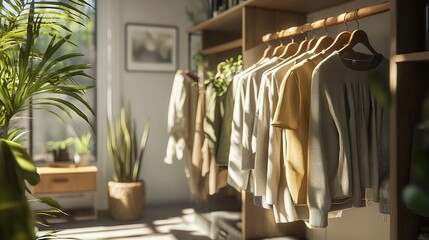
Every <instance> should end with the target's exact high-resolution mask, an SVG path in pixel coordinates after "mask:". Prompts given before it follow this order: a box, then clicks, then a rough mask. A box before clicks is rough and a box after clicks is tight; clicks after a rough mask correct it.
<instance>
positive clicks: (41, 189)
mask: <svg viewBox="0 0 429 240" xmlns="http://www.w3.org/2000/svg"><path fill="white" fill-rule="evenodd" d="M95 190H96V173H95V172H70V173H48V174H46V173H40V182H39V183H38V184H37V185H36V186H34V187H33V191H32V192H33V193H34V194H40V193H67V192H86V191H95Z"/></svg>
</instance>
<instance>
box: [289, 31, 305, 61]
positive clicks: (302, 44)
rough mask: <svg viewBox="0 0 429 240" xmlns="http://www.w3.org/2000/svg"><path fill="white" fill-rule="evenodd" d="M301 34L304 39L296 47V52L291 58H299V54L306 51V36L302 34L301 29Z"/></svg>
mask: <svg viewBox="0 0 429 240" xmlns="http://www.w3.org/2000/svg"><path fill="white" fill-rule="evenodd" d="M301 33H302V34H303V35H304V36H305V38H304V40H302V41H301V43H300V44H299V46H298V49H297V50H296V52H295V53H294V54H293V55H292V56H291V57H296V56H299V55H300V54H302V53H304V52H306V51H307V46H308V42H309V41H308V39H307V35H305V34H304V31H303V29H301Z"/></svg>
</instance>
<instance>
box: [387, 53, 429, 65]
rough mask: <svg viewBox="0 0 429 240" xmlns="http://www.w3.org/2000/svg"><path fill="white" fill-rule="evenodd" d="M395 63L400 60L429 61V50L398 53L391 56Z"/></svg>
mask: <svg viewBox="0 0 429 240" xmlns="http://www.w3.org/2000/svg"><path fill="white" fill-rule="evenodd" d="M393 60H394V61H395V62H397V63H401V62H429V51H426V52H415V53H406V54H398V55H396V56H394V57H393Z"/></svg>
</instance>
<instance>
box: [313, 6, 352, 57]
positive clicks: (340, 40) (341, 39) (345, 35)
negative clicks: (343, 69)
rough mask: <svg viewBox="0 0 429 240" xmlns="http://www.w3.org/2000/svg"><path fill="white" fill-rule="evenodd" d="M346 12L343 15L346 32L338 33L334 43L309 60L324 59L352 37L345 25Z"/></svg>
mask: <svg viewBox="0 0 429 240" xmlns="http://www.w3.org/2000/svg"><path fill="white" fill-rule="evenodd" d="M347 14H348V12H347V13H346V14H345V15H344V24H345V25H346V27H347V30H346V31H343V32H340V33H339V34H338V35H337V36H336V37H335V39H334V41H333V42H332V43H331V45H329V46H328V47H327V48H325V49H323V50H322V51H321V52H319V53H318V54H316V55H314V56H312V57H310V59H312V60H313V59H316V58H319V57H325V56H327V55H329V54H331V53H333V52H334V51H336V50H340V49H342V48H343V47H344V46H345V45H346V44H347V43H348V42H349V40H350V37H351V35H352V33H351V32H350V31H349V26H348V25H347V23H346V17H347Z"/></svg>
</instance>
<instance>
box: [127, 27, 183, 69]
mask: <svg viewBox="0 0 429 240" xmlns="http://www.w3.org/2000/svg"><path fill="white" fill-rule="evenodd" d="M177 52H178V29H177V27H176V26H170V25H155V24H138V23H127V24H126V25H125V68H126V70H127V71H148V72H175V71H176V70H177V61H178V54H177Z"/></svg>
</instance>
